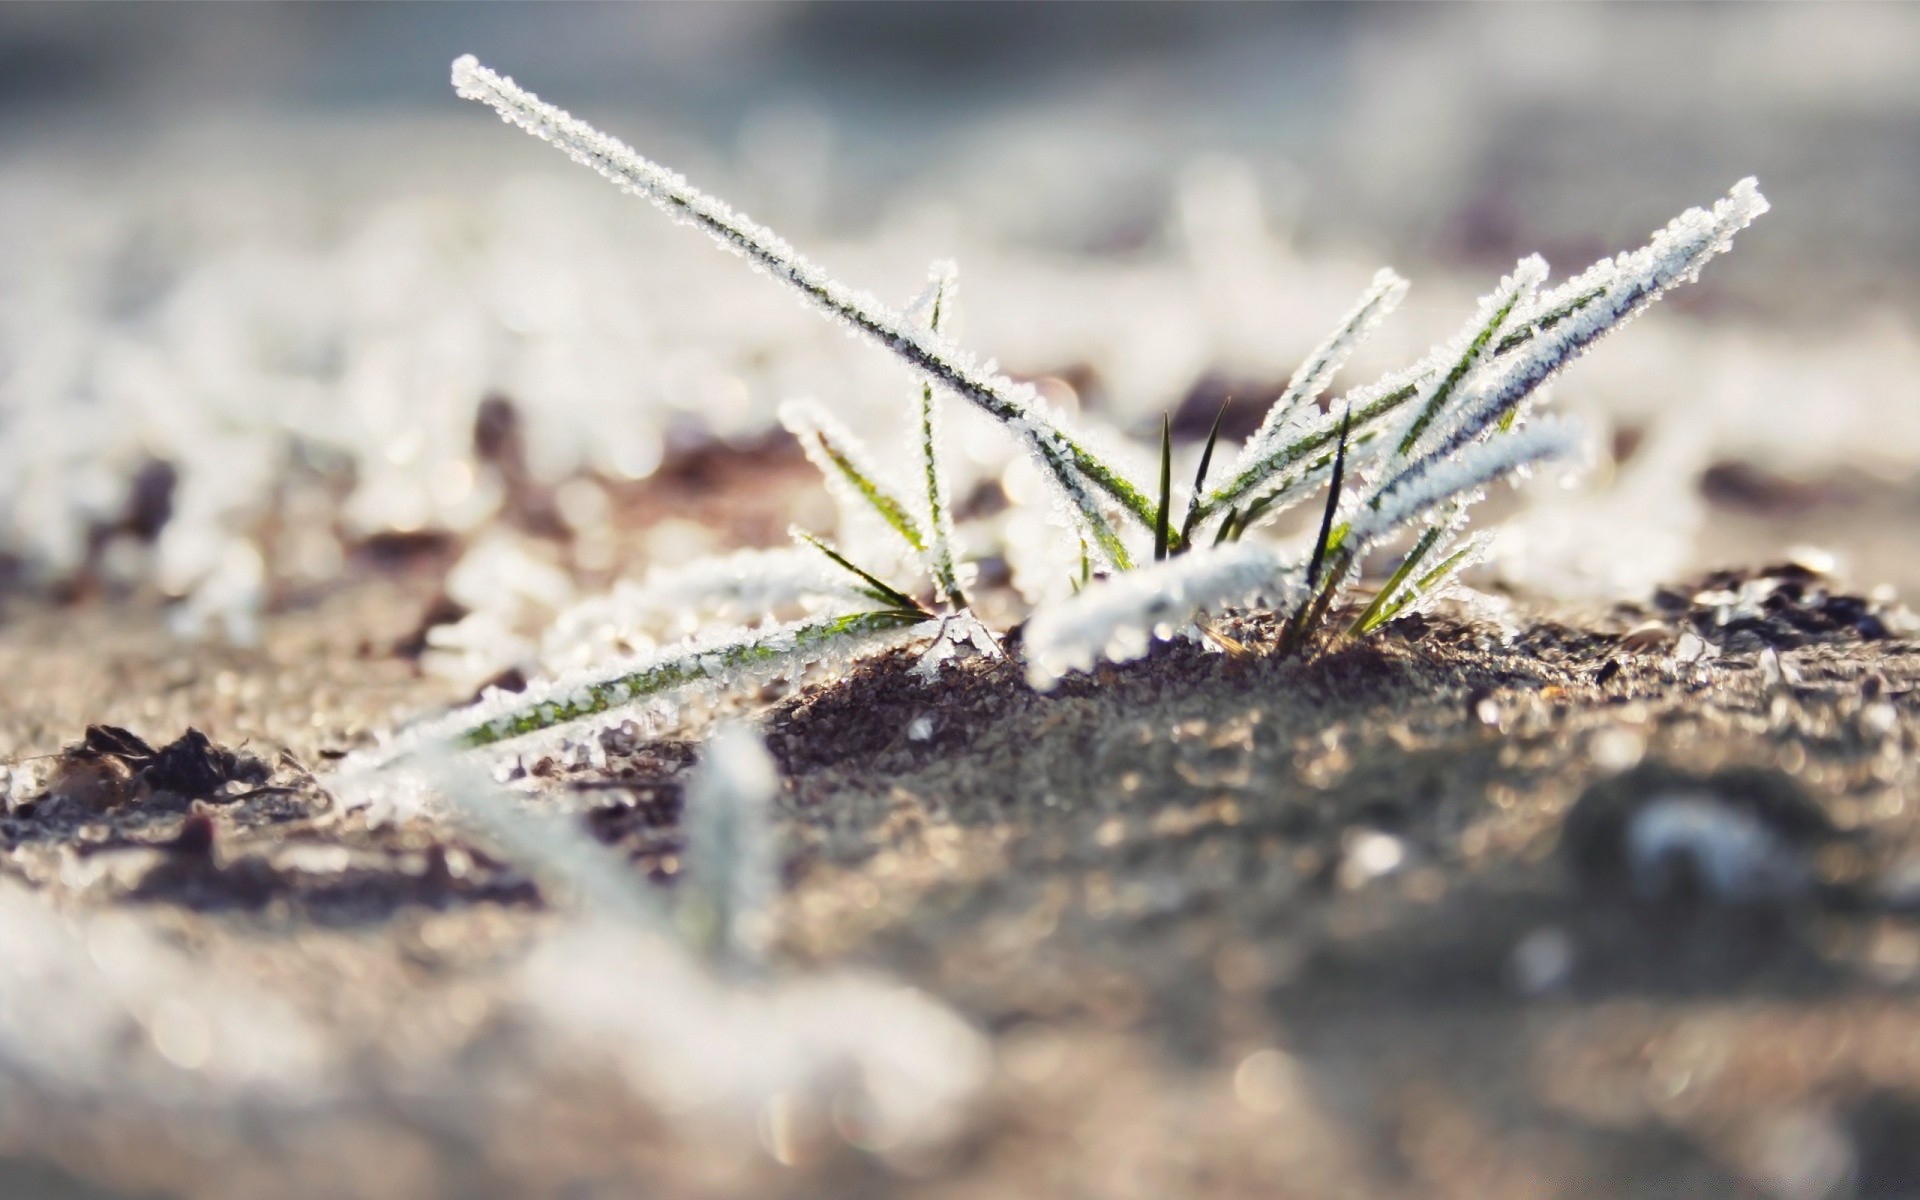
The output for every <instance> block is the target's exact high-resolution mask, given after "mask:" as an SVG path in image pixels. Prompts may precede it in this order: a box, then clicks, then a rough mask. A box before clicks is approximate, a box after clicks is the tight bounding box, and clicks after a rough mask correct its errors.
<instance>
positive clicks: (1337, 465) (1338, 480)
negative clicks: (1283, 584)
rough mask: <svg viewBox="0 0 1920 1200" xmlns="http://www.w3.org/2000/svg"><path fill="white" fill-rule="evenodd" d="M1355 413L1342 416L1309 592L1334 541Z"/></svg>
mask: <svg viewBox="0 0 1920 1200" xmlns="http://www.w3.org/2000/svg"><path fill="white" fill-rule="evenodd" d="M1352 425H1353V413H1352V412H1344V413H1342V414H1341V415H1340V446H1339V448H1338V449H1337V450H1335V451H1334V453H1333V480H1332V481H1331V482H1330V483H1329V484H1328V485H1327V507H1326V510H1325V511H1324V512H1322V513H1321V514H1320V536H1319V537H1318V538H1316V539H1315V540H1314V543H1313V559H1312V560H1311V561H1310V562H1309V563H1308V564H1307V590H1308V591H1312V590H1313V589H1314V588H1315V587H1316V586H1318V585H1319V583H1320V568H1321V567H1322V566H1324V565H1325V564H1326V561H1327V546H1328V544H1329V543H1330V542H1331V541H1332V540H1333V518H1334V514H1335V513H1337V512H1339V510H1340V490H1341V488H1342V487H1344V486H1345V484H1346V475H1347V434H1348V433H1349V432H1351V430H1352Z"/></svg>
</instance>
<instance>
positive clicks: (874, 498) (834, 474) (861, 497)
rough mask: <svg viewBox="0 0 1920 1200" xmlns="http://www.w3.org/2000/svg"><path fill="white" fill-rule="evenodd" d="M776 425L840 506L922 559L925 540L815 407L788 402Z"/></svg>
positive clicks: (847, 435) (861, 454)
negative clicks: (858, 511)
mask: <svg viewBox="0 0 1920 1200" xmlns="http://www.w3.org/2000/svg"><path fill="white" fill-rule="evenodd" d="M780 423H781V424H783V425H785V426H786V427H787V429H788V430H789V431H790V432H791V433H792V434H793V436H794V437H795V438H797V439H799V441H800V448H801V449H802V450H804V451H806V455H807V458H808V459H810V460H812V462H813V465H814V466H816V467H818V468H819V469H820V473H821V474H822V475H824V476H826V478H827V482H828V483H829V484H830V485H835V486H833V487H832V490H833V491H834V492H835V494H836V496H837V497H838V498H839V499H840V501H841V502H842V504H843V505H855V506H857V505H861V504H864V505H865V506H866V507H868V508H870V509H872V510H873V511H874V512H875V513H877V514H878V515H879V517H880V519H881V520H882V521H883V522H885V523H886V525H887V527H888V528H890V529H892V530H893V531H894V532H895V533H897V534H899V535H900V537H901V539H902V540H904V541H905V542H906V543H907V545H908V546H910V547H912V548H913V549H914V550H915V551H918V552H921V553H924V552H925V551H926V548H927V541H926V536H925V534H923V533H922V532H921V530H920V523H919V522H918V521H916V520H914V518H913V514H912V513H911V512H909V511H908V509H907V506H906V504H904V503H903V502H902V501H901V500H900V498H899V497H898V496H896V495H894V494H893V492H892V491H891V490H890V489H889V488H888V487H887V486H886V485H885V484H883V483H881V482H880V480H879V477H878V473H877V472H876V471H875V470H874V468H873V466H872V463H871V461H870V460H869V458H868V455H867V453H866V450H865V448H864V447H862V446H861V445H860V442H859V439H857V438H855V437H854V435H853V434H852V433H851V432H849V431H848V430H847V429H846V428H845V427H844V426H842V425H841V424H840V423H839V422H838V421H837V420H835V419H834V418H833V415H832V414H831V413H829V412H827V411H826V410H825V409H823V408H821V407H820V406H819V405H817V404H813V403H810V402H805V401H793V402H789V403H787V404H783V405H781V407H780Z"/></svg>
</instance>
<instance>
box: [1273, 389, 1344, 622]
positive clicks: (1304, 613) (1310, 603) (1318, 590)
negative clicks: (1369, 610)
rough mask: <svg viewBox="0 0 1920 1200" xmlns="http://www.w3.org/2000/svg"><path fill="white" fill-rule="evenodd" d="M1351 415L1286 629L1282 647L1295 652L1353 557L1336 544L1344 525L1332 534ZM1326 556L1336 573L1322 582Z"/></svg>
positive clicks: (1326, 603) (1338, 507)
mask: <svg viewBox="0 0 1920 1200" xmlns="http://www.w3.org/2000/svg"><path fill="white" fill-rule="evenodd" d="M1352 415H1353V414H1352V412H1351V411H1347V412H1343V413H1341V417H1340V443H1339V445H1338V446H1337V447H1336V448H1335V450H1334V453H1333V478H1332V479H1331V480H1330V481H1329V482H1328V485H1327V507H1326V510H1325V511H1324V512H1322V513H1321V515H1320V536H1319V537H1317V538H1315V539H1314V543H1313V558H1312V560H1311V561H1309V563H1308V564H1307V591H1308V593H1309V596H1308V599H1307V600H1306V601H1305V602H1303V603H1302V604H1301V605H1300V609H1299V611H1298V612H1296V613H1295V614H1294V618H1293V620H1292V622H1291V623H1290V624H1289V626H1288V629H1287V636H1286V639H1285V643H1284V645H1285V647H1286V648H1288V649H1297V648H1299V647H1301V646H1304V645H1306V642H1307V638H1308V637H1309V636H1311V635H1312V633H1313V629H1314V627H1315V626H1317V625H1318V624H1319V623H1320V620H1321V618H1322V617H1323V616H1325V615H1326V611H1327V608H1328V606H1329V605H1331V604H1332V603H1333V593H1334V590H1335V589H1336V588H1337V587H1338V586H1339V581H1340V579H1342V578H1343V577H1345V575H1346V573H1347V568H1348V567H1350V566H1351V565H1352V555H1351V554H1350V553H1345V552H1343V551H1341V550H1339V549H1338V548H1337V547H1338V543H1339V541H1340V540H1341V539H1342V538H1343V537H1344V535H1345V533H1346V527H1345V526H1344V525H1343V526H1341V527H1340V528H1339V531H1338V533H1336V532H1335V527H1334V522H1333V518H1334V516H1335V515H1336V514H1337V513H1338V512H1339V510H1340V494H1341V492H1342V491H1344V490H1345V488H1346V482H1347V481H1346V474H1347V435H1348V434H1349V433H1350V432H1351V431H1352ZM1329 553H1333V554H1336V555H1338V560H1337V561H1338V567H1337V569H1336V570H1332V571H1327V572H1326V573H1325V582H1324V584H1323V582H1322V574H1321V572H1322V569H1323V568H1324V567H1325V566H1326V563H1327V556H1328V554H1329Z"/></svg>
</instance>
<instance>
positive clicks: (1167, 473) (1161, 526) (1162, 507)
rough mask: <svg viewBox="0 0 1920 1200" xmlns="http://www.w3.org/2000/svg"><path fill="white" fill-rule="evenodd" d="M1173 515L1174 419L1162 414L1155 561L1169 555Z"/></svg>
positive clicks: (1154, 524)
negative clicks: (1169, 532)
mask: <svg viewBox="0 0 1920 1200" xmlns="http://www.w3.org/2000/svg"><path fill="white" fill-rule="evenodd" d="M1172 517H1173V419H1172V418H1171V417H1169V416H1167V414H1165V413H1162V414H1160V504H1159V507H1158V508H1156V509H1155V510H1154V514H1153V561H1155V562H1164V561H1165V560H1166V557H1167V535H1168V524H1169V522H1170V521H1171V520H1172Z"/></svg>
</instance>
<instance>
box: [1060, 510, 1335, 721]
mask: <svg viewBox="0 0 1920 1200" xmlns="http://www.w3.org/2000/svg"><path fill="white" fill-rule="evenodd" d="M1298 569H1299V567H1298V564H1296V563H1291V562H1289V561H1287V560H1284V559H1282V558H1281V557H1280V555H1279V554H1278V553H1277V552H1276V551H1274V550H1273V549H1272V548H1270V547H1267V546H1262V545H1258V544H1256V543H1253V542H1236V543H1233V544H1231V545H1226V546H1220V547H1215V548H1210V549H1206V550H1196V551H1194V552H1193V553H1191V554H1185V555H1181V556H1180V557H1178V558H1170V559H1167V560H1166V561H1164V562H1158V563H1154V564H1152V565H1150V566H1143V567H1140V568H1139V569H1137V570H1133V571H1128V572H1126V573H1124V574H1121V575H1116V576H1113V577H1111V578H1109V579H1105V580H1101V581H1100V582H1097V583H1092V584H1089V585H1088V586H1087V587H1085V588H1084V589H1082V590H1081V592H1080V593H1079V595H1077V596H1074V597H1072V598H1071V599H1068V600H1063V601H1060V602H1059V603H1057V604H1053V605H1049V606H1047V607H1045V608H1042V609H1040V610H1039V611H1038V612H1036V613H1034V614H1033V617H1032V619H1031V620H1029V621H1028V622H1027V632H1026V636H1025V638H1024V639H1023V642H1022V645H1023V647H1024V651H1025V654H1026V659H1027V679H1028V681H1029V682H1030V683H1032V684H1033V686H1034V687H1035V688H1038V689H1040V690H1042V691H1045V690H1047V689H1049V688H1051V687H1053V686H1054V684H1056V683H1058V682H1059V681H1060V680H1061V678H1063V677H1064V676H1065V675H1066V674H1067V673H1068V672H1070V671H1085V670H1089V669H1091V668H1092V667H1093V665H1094V664H1095V663H1096V662H1099V661H1103V660H1104V661H1108V662H1127V661H1129V660H1131V659H1136V658H1140V657H1141V656H1143V655H1145V654H1146V652H1147V650H1148V649H1149V648H1150V647H1151V646H1152V644H1153V639H1154V638H1155V637H1160V638H1169V637H1174V636H1177V635H1179V634H1181V633H1183V632H1184V631H1186V629H1187V628H1188V627H1189V626H1190V625H1191V624H1192V622H1193V619H1194V618H1195V617H1196V616H1197V615H1198V614H1199V613H1200V612H1201V611H1202V610H1204V609H1208V608H1215V607H1219V606H1221V605H1228V604H1244V603H1252V602H1256V601H1261V602H1266V603H1270V604H1273V605H1275V606H1276V607H1281V608H1289V607H1292V606H1293V605H1295V604H1297V603H1299V601H1300V599H1301V597H1302V595H1303V594H1304V591H1303V589H1302V588H1301V586H1300V583H1299V581H1298V580H1296V579H1291V578H1287V574H1288V572H1290V571H1291V572H1297V571H1298Z"/></svg>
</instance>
